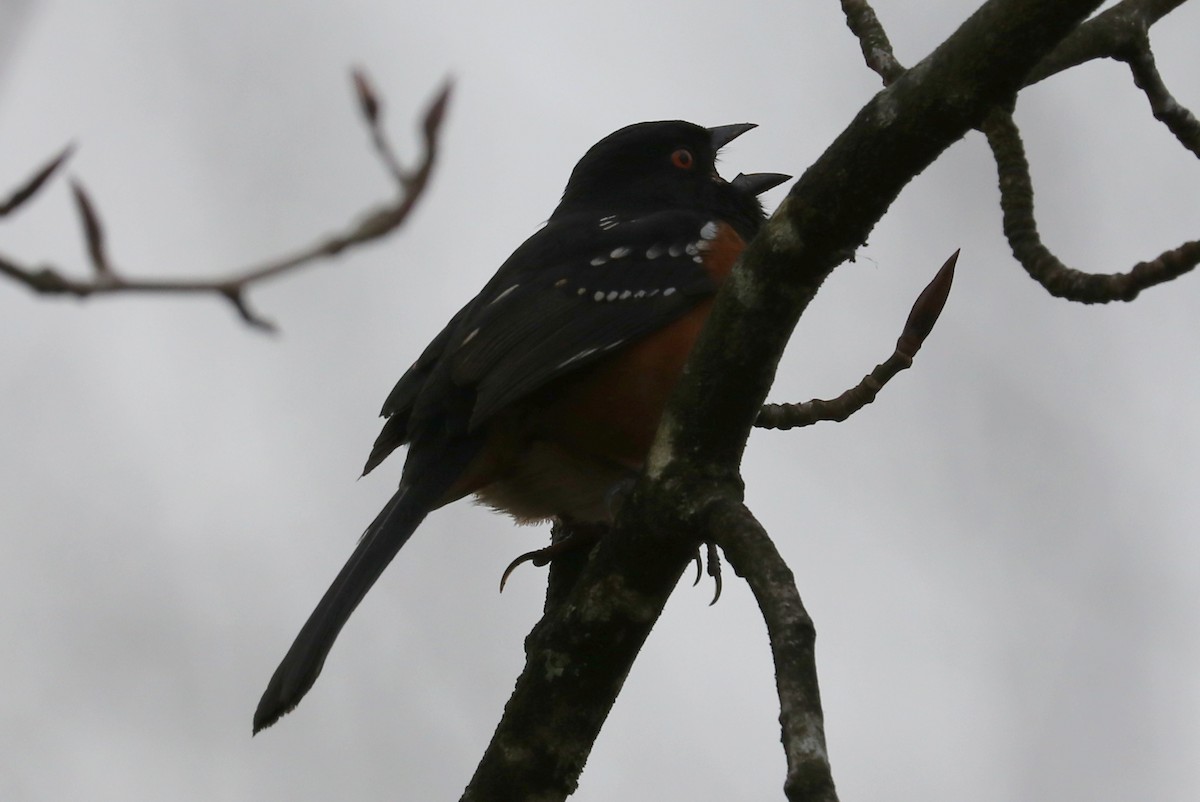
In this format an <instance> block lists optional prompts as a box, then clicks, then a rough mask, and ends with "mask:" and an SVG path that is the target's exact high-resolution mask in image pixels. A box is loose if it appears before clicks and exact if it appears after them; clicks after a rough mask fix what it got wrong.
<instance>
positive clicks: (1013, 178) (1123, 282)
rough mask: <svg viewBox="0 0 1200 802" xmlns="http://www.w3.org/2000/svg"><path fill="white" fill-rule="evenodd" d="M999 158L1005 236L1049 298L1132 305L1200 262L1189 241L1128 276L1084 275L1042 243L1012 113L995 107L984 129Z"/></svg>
mask: <svg viewBox="0 0 1200 802" xmlns="http://www.w3.org/2000/svg"><path fill="white" fill-rule="evenodd" d="M981 130H982V131H983V133H984V134H985V135H986V136H987V141H988V144H989V145H990V146H991V148H992V153H993V155H994V156H995V157H996V169H997V172H998V174H999V179H1000V208H1001V210H1002V212H1003V216H1004V235H1005V236H1006V237H1007V238H1008V243H1009V246H1010V247H1011V248H1012V252H1013V256H1015V257H1016V258H1017V261H1019V262H1020V263H1021V265H1022V266H1023V267H1024V268H1025V270H1026V272H1028V273H1029V275H1030V276H1031V277H1032V278H1033V279H1034V280H1035V281H1037V282H1038V283H1039V284H1041V285H1042V286H1043V287H1045V288H1046V291H1047V292H1049V293H1050V294H1051V295H1054V296H1056V297H1059V298H1065V299H1067V300H1069V301H1078V302H1080V303H1085V304H1094V303H1109V302H1111V301H1132V300H1133V299H1134V298H1136V297H1137V296H1138V293H1140V292H1141V291H1142V290H1144V289H1146V288H1147V287H1153V286H1154V285H1156V284H1162V283H1163V282H1166V281H1170V280H1172V279H1174V278H1178V277H1179V276H1181V275H1183V274H1184V273H1187V272H1188V271H1189V270H1191V269H1192V268H1194V267H1195V266H1196V264H1197V263H1200V241H1192V242H1186V243H1184V244H1183V245H1181V246H1179V247H1178V248H1175V249H1173V250H1170V251H1166V252H1164V253H1162V254H1160V255H1159V256H1158V257H1157V258H1155V259H1153V260H1151V261H1149V262H1140V263H1138V264H1136V265H1134V267H1133V269H1132V270H1130V271H1129V272H1128V273H1111V274H1098V273H1086V272H1084V271H1082V270H1076V269H1074V268H1071V267H1067V266H1066V265H1065V264H1063V263H1062V262H1061V261H1059V259H1058V257H1057V256H1055V255H1054V254H1053V253H1051V252H1050V250H1049V249H1048V248H1047V247H1046V246H1045V245H1043V244H1042V240H1041V236H1040V235H1039V234H1038V230H1037V220H1036V218H1035V217H1034V211H1033V181H1032V179H1031V178H1030V175H1029V162H1028V160H1027V159H1026V158H1025V147H1024V145H1023V144H1022V142H1021V133H1020V131H1019V130H1018V128H1017V125H1016V123H1015V122H1013V118H1012V114H1010V113H1008V112H1005V111H1001V110H1000V109H995V110H993V111H992V113H991V114H990V115H989V116H988V118H987V120H986V121H985V122H984V123H983V126H982V128H981Z"/></svg>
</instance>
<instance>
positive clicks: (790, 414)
mask: <svg viewBox="0 0 1200 802" xmlns="http://www.w3.org/2000/svg"><path fill="white" fill-rule="evenodd" d="M957 263H958V251H955V252H954V254H953V255H952V256H951V257H950V258H949V259H947V260H946V263H945V264H944V265H942V267H941V269H940V270H938V272H937V275H936V276H934V277H933V281H931V282H929V284H928V286H926V287H925V289H924V290H922V292H921V294H920V295H919V296H917V300H916V302H914V303H913V307H912V311H910V312H909V314H908V320H906V321H905V323H904V330H903V331H902V333H901V334H900V338H899V339H898V340H896V348H895V350H894V351H893V352H892V355H891V356H889V357H888V358H887V359H886V360H885V361H884V362H882V363H880V364H878V365H876V366H875V369H874V370H872V371H871V372H870V373H869V374H867V375H866V376H865V377H863V380H862V381H861V382H859V383H858V384H857V385H855V386H854V387H851V388H850V389H849V390H847V391H846V392H844V393H842V394H841V395H839V396H838V397H837V398H835V399H833V400H831V401H824V400H821V399H819V398H814V399H813V400H811V401H806V402H804V403H803V404H764V405H763V408H762V410H761V411H760V412H759V413H758V420H756V421H755V422H754V425H755V426H757V427H759V428H761V429H796V428H799V427H801V426H811V425H812V424H814V423H817V422H819V421H838V422H841V421H844V420H846V419H847V418H849V417H850V416H851V415H853V414H854V413H855V412H858V411H859V410H860V409H862V408H863V407H865V406H866V405H867V404H870V403H871V402H872V401H874V400H875V396H877V395H878V394H879V391H880V390H882V389H883V386H884V385H885V384H887V383H888V382H889V381H891V380H892V378H893V377H894V376H895V375H896V374H897V373H899V372H900V371H902V370H907V369H908V368H910V367H912V362H913V357H915V356H916V355H917V352H918V351H920V350H921V346H922V345H923V344H924V343H925V338H926V337H928V336H929V333H930V332H931V331H933V327H934V325H935V324H936V323H937V320H938V316H939V315H941V313H942V308H943V307H944V306H945V305H946V299H947V298H948V297H949V295H950V286H951V285H952V284H953V283H954V266H955V264H957Z"/></svg>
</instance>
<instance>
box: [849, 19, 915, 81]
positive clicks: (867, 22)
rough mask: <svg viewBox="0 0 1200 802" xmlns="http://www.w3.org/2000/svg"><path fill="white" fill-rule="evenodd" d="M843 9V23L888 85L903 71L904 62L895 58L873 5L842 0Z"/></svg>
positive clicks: (868, 63)
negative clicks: (844, 19) (844, 17)
mask: <svg viewBox="0 0 1200 802" xmlns="http://www.w3.org/2000/svg"><path fill="white" fill-rule="evenodd" d="M842 13H844V14H845V15H846V25H847V26H848V27H849V28H850V31H851V33H853V34H854V36H855V37H856V38H857V39H858V44H859V46H860V47H861V48H862V53H863V58H864V59H865V60H866V62H867V66H868V67H870V68H871V69H872V70H874V71H875V72H877V73H879V77H880V78H882V79H883V85H884V86H890V85H891V84H892V83H893V82H894V81H895V80H896V79H897V78H899V77H900V76H901V75H903V74H904V65H902V64H901V63H900V62H899V61H897V60H896V54H895V52H894V51H893V50H892V43H891V41H890V40H889V39H888V35H887V31H885V30H884V29H883V25H882V24H881V23H880V22H879V18H878V17H877V16H875V9H873V8H871V4H870V3H868V2H867V0H842Z"/></svg>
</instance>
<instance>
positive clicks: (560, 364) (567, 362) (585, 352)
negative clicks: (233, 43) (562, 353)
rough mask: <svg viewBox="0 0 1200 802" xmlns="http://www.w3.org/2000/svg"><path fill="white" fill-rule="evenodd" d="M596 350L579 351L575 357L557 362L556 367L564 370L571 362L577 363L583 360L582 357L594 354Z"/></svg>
mask: <svg viewBox="0 0 1200 802" xmlns="http://www.w3.org/2000/svg"><path fill="white" fill-rule="evenodd" d="M597 350H599V349H596V348H586V349H584V350H582V351H580V352H579V353H578V354H576V355H575V356H573V357H571V358H570V359H567V360H564V361H562V362H559V363H558V367H560V368H565V367H566V366H567V365H569V364H571V363H572V362H578V361H579V360H581V359H583V358H584V357H588V356H591V355H592V354H594V353H596V351H597Z"/></svg>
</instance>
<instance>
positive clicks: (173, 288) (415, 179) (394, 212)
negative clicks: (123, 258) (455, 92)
mask: <svg viewBox="0 0 1200 802" xmlns="http://www.w3.org/2000/svg"><path fill="white" fill-rule="evenodd" d="M354 85H355V90H356V93H357V96H358V99H359V106H360V110H361V112H362V114H363V118H364V120H365V121H366V123H367V127H368V129H369V130H370V133H371V141H372V145H373V148H374V150H375V153H376V155H377V156H378V157H379V159H380V161H381V162H382V163H383V165H384V167H385V169H386V170H387V171H388V173H389V174H390V175H391V176H392V178H393V180H394V181H395V183H396V188H397V194H396V197H395V198H394V199H393V200H391V201H389V202H387V203H382V204H379V205H377V206H375V207H373V208H371V209H369V210H367V211H366V212H365V213H364V214H362V215H360V217H359V221H358V222H357V223H353V224H351V225H350V226H348V227H347V228H346V229H345V230H344V231H342V232H339V233H335V234H332V235H329V236H327V237H325V238H324V239H321V240H318V241H317V242H315V243H313V244H312V245H309V246H308V247H305V248H302V249H300V250H298V251H296V252H295V253H292V254H287V255H284V256H281V257H276V258H274V259H270V260H267V261H264V262H260V263H258V264H254V265H250V266H247V267H243V268H241V269H238V270H234V271H231V272H230V273H229V274H228V275H226V276H224V277H221V278H215V279H205V278H192V279H159V278H128V277H126V276H124V275H122V274H121V273H119V272H117V271H116V270H115V269H114V267H113V264H112V262H111V259H110V257H109V256H108V253H107V249H106V247H105V235H104V228H103V226H102V225H101V222H100V217H99V215H98V213H97V212H96V206H95V204H94V203H93V202H92V201H91V199H90V197H89V195H88V193H87V191H86V190H85V189H84V188H83V185H82V183H81V182H79V181H73V182H72V189H73V191H74V196H75V202H76V208H77V210H78V212H79V215H80V219H81V221H82V225H83V229H84V237H85V240H86V242H87V247H88V254H89V257H90V260H91V262H92V266H93V268H94V273H95V275H94V276H93V278H92V279H76V278H71V277H70V276H68V275H66V274H65V273H63V272H62V271H60V270H58V269H56V268H54V267H51V266H38V267H31V266H27V265H24V264H21V263H19V262H17V261H16V260H14V259H11V258H8V257H5V256H3V255H0V274H3V275H6V276H8V277H9V278H12V279H14V280H16V281H18V282H20V283H22V284H24V285H25V286H27V287H29V288H30V289H31V290H33V291H34V292H37V293H42V294H47V295H73V296H75V297H77V298H87V297H90V296H92V295H100V294H113V293H122V292H124V293H130V292H148V293H175V294H178V293H187V294H192V293H202V294H215V295H218V296H220V297H222V298H225V299H226V300H227V301H229V302H230V303H231V304H232V305H233V307H234V309H235V311H237V313H238V315H239V316H240V317H241V318H242V320H244V321H245V322H246V323H248V324H249V325H251V326H253V327H255V328H258V329H261V330H264V331H272V330H274V328H275V327H274V325H273V324H272V323H271V322H270V321H268V320H266V319H265V318H263V317H262V316H261V315H259V314H258V313H256V312H254V311H253V310H252V309H251V307H250V305H249V303H248V302H247V300H246V292H247V290H248V289H249V287H250V286H251V285H252V284H257V283H258V282H261V281H264V280H265V279H268V278H271V277H274V276H277V275H279V274H281V273H284V272H288V271H291V270H295V269H296V268H299V267H301V266H304V265H308V264H311V263H313V262H316V261H318V260H321V259H327V258H329V257H332V256H336V255H337V254H339V253H341V252H342V251H344V250H346V249H348V248H351V247H353V246H357V245H362V244H364V243H367V242H371V241H372V240H376V239H379V238H380V237H383V236H386V235H387V234H389V233H391V232H392V231H394V230H395V229H396V228H397V227H398V226H400V224H401V223H403V222H404V220H405V219H406V218H407V217H408V215H409V213H410V212H411V211H412V209H413V206H414V205H415V204H416V202H417V200H418V198H420V197H421V194H422V192H423V191H424V189H425V187H426V185H427V184H428V181H429V176H430V173H431V172H432V170H433V165H434V163H435V161H436V157H437V154H438V142H439V134H440V131H441V125H442V121H443V120H444V119H445V116H446V107H447V104H448V102H449V99H450V90H451V86H450V84H449V83H447V84H446V85H445V86H444V87H443V88H442V89H441V91H439V92H438V94H437V96H436V97H435V98H434V100H433V102H432V103H431V104H430V106H429V108H428V110H427V111H426V112H425V116H424V120H423V122H422V126H421V132H422V138H423V153H422V155H421V159H420V161H419V162H418V163H417V164H416V166H415V167H414V168H413V169H411V170H405V169H404V168H402V167H401V166H400V163H399V161H398V160H397V159H396V156H395V154H394V152H393V151H392V148H391V146H390V144H388V141H387V138H386V137H385V136H384V133H383V130H382V126H381V118H382V113H381V106H380V103H379V101H378V99H377V96H376V94H375V92H374V91H373V90H372V89H371V87H370V84H369V82H368V81H367V78H366V76H365V75H364V74H363V72H362V71H361V70H356V71H355V72H354ZM69 153H70V148H68V149H67V150H64V151H63V152H62V153H61V154H59V156H58V157H57V158H55V159H54V160H53V161H51V162H50V163H49V164H48V165H47V166H46V167H44V168H42V170H41V171H39V172H38V173H37V174H36V175H35V176H34V177H33V179H31V180H30V181H28V182H27V183H26V184H25V185H24V186H22V187H21V188H19V189H18V190H17V191H16V192H14V193H13V195H12V197H11V198H10V199H9V200H8V201H6V203H5V206H4V207H2V208H3V209H4V210H5V211H11V209H15V208H16V207H17V206H19V205H21V204H22V203H24V202H25V201H27V200H28V199H29V198H30V197H32V196H33V195H34V194H35V193H36V192H37V191H38V190H39V189H40V188H41V187H42V186H43V185H44V184H45V183H46V181H47V179H49V177H50V176H51V175H52V174H53V173H54V171H55V170H56V169H57V168H58V166H59V165H60V164H61V163H62V161H63V160H64V159H65V158H66V157H67V155H69Z"/></svg>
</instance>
